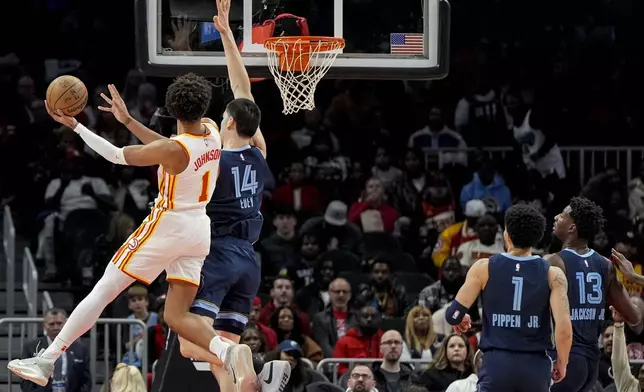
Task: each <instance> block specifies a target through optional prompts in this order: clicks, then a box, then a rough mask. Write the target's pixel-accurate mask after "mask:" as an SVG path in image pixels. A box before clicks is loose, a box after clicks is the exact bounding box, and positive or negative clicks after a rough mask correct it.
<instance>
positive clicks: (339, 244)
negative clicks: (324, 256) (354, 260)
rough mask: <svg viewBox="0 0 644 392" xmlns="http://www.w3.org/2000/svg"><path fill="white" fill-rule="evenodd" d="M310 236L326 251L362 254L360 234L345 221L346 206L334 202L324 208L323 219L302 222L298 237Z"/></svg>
mask: <svg viewBox="0 0 644 392" xmlns="http://www.w3.org/2000/svg"><path fill="white" fill-rule="evenodd" d="M307 234H312V235H314V236H316V237H317V238H319V239H320V240H321V243H322V246H323V247H325V248H326V249H328V250H334V249H341V250H346V251H348V252H352V253H356V254H362V253H363V252H362V233H361V232H360V229H359V228H358V227H357V226H356V225H355V224H353V223H351V222H349V221H348V220H347V205H346V204H344V203H343V202H341V201H340V200H334V201H332V202H331V203H329V205H328V206H327V208H326V211H325V213H324V217H315V218H311V219H309V220H307V221H306V222H304V224H303V225H302V227H301V228H300V235H307Z"/></svg>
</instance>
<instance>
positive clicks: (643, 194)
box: [628, 161, 644, 220]
mask: <svg viewBox="0 0 644 392" xmlns="http://www.w3.org/2000/svg"><path fill="white" fill-rule="evenodd" d="M628 217H629V218H630V219H631V220H633V219H636V218H641V217H644V161H642V162H640V165H639V173H638V175H637V177H635V178H633V179H632V180H631V181H629V183H628Z"/></svg>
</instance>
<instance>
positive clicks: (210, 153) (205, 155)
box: [195, 148, 221, 171]
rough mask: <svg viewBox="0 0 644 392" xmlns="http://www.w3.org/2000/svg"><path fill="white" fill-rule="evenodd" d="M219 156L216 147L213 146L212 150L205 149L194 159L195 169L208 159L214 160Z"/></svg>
mask: <svg viewBox="0 0 644 392" xmlns="http://www.w3.org/2000/svg"><path fill="white" fill-rule="evenodd" d="M220 156H221V151H220V150H219V149H218V148H213V149H212V150H209V151H206V152H205V153H203V154H201V156H200V157H199V158H197V160H196V161H195V171H197V170H199V168H200V167H201V166H203V165H205V164H206V163H208V162H210V161H216V160H218V159H219V157H220Z"/></svg>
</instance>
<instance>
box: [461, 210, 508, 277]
mask: <svg viewBox="0 0 644 392" xmlns="http://www.w3.org/2000/svg"><path fill="white" fill-rule="evenodd" d="M474 232H475V233H476V236H477V238H476V239H474V240H472V241H467V242H465V243H463V244H461V246H459V247H458V250H457V251H456V257H458V259H459V260H460V261H461V265H462V266H463V267H465V268H467V269H469V268H470V267H471V266H472V264H474V263H476V261H477V260H478V259H484V258H488V257H492V256H494V255H496V254H499V253H502V252H504V250H505V248H504V243H503V233H502V232H501V230H500V229H499V225H498V224H497V222H496V218H495V217H494V215H492V214H485V215H484V216H482V217H480V218H479V219H478V221H477V222H476V226H474Z"/></svg>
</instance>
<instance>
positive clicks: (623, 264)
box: [610, 248, 635, 277]
mask: <svg viewBox="0 0 644 392" xmlns="http://www.w3.org/2000/svg"><path fill="white" fill-rule="evenodd" d="M610 253H611V256H612V257H611V260H612V261H613V264H614V265H615V267H617V269H618V270H620V271H621V272H622V273H623V274H624V275H625V276H626V277H629V276H633V275H635V269H633V263H631V262H630V261H629V260H628V259H627V258H626V257H625V256H624V255H623V254H621V253H619V252H618V251H617V250H615V249H614V248H613V249H611V252H610Z"/></svg>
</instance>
